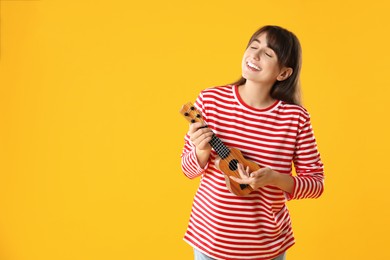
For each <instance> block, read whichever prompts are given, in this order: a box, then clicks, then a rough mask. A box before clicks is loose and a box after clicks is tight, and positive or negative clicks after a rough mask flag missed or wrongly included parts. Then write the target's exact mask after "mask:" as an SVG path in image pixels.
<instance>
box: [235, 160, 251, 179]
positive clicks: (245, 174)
mask: <svg viewBox="0 0 390 260" xmlns="http://www.w3.org/2000/svg"><path fill="white" fill-rule="evenodd" d="M237 169H238V173H239V174H240V176H241V179H246V178H248V177H249V175H248V172H247V171H245V170H244V166H243V165H242V164H241V163H237Z"/></svg>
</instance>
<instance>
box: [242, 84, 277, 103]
mask: <svg viewBox="0 0 390 260" xmlns="http://www.w3.org/2000/svg"><path fill="white" fill-rule="evenodd" d="M271 88H272V85H271V86H263V85H261V84H258V83H255V82H252V81H247V82H245V83H244V84H243V85H241V86H239V87H238V92H239V94H240V97H241V99H242V100H243V101H244V102H245V103H246V104H247V105H249V106H251V107H253V108H258V109H263V108H267V107H269V106H270V105H272V104H273V103H274V102H275V100H274V99H273V98H272V97H271V95H270V91H271Z"/></svg>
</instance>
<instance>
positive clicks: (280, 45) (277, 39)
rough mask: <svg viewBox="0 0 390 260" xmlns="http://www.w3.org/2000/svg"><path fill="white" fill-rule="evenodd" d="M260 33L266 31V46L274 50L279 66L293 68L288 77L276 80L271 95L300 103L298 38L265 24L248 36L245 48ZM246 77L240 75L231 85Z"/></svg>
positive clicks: (300, 51) (277, 27)
mask: <svg viewBox="0 0 390 260" xmlns="http://www.w3.org/2000/svg"><path fill="white" fill-rule="evenodd" d="M262 33H267V42H268V47H270V48H271V49H273V50H274V52H275V53H276V55H277V57H278V63H279V66H280V67H281V68H282V67H289V68H292V69H293V73H292V74H291V76H290V77H288V78H287V79H285V80H283V81H276V82H275V84H274V85H273V86H272V88H271V93H270V94H271V97H272V98H274V99H278V100H282V101H285V102H287V103H290V104H297V105H300V104H301V93H300V82H299V75H300V73H301V66H302V50H301V44H300V43H299V40H298V38H297V37H296V36H295V35H294V34H293V33H292V32H290V31H288V30H286V29H284V28H282V27H279V26H274V25H266V26H263V27H261V28H260V29H258V30H257V31H256V32H255V33H254V34H253V35H252V37H251V38H250V40H249V43H248V45H247V47H246V48H248V47H249V45H250V44H251V43H252V42H253V41H254V40H255V39H256V38H257V37H258V36H259V35H260V34H262ZM245 82H246V79H245V78H244V77H242V76H241V78H240V79H239V80H237V81H236V82H234V83H232V85H243V84H245Z"/></svg>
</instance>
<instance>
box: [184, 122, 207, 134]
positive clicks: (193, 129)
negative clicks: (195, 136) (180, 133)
mask: <svg viewBox="0 0 390 260" xmlns="http://www.w3.org/2000/svg"><path fill="white" fill-rule="evenodd" d="M203 125H204V124H203V123H201V122H196V123H193V124H190V127H189V131H188V134H190V133H195V132H196V130H198V129H199V128H200V127H202V126H203Z"/></svg>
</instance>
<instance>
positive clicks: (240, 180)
mask: <svg viewBox="0 0 390 260" xmlns="http://www.w3.org/2000/svg"><path fill="white" fill-rule="evenodd" d="M229 178H230V179H232V180H233V181H235V182H237V183H239V184H251V180H250V179H249V178H245V179H240V178H237V177H234V176H232V175H229Z"/></svg>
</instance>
